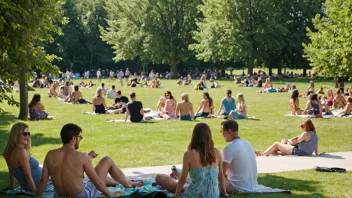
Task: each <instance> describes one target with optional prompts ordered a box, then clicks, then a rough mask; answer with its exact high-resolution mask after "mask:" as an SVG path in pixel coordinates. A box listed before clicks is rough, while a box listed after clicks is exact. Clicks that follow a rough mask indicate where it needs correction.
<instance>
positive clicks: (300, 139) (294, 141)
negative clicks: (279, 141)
mask: <svg viewBox="0 0 352 198" xmlns="http://www.w3.org/2000/svg"><path fill="white" fill-rule="evenodd" d="M309 136H310V134H309V133H308V132H303V133H302V134H301V135H300V136H298V137H294V138H292V139H289V140H287V141H288V142H289V143H290V144H291V145H296V144H298V143H300V142H303V141H307V140H308V139H309V138H310V137H309Z"/></svg>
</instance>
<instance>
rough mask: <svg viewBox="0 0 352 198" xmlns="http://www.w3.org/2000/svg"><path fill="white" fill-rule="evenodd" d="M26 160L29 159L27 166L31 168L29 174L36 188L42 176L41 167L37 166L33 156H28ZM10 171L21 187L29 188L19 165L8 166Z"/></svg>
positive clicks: (37, 163)
mask: <svg viewBox="0 0 352 198" xmlns="http://www.w3.org/2000/svg"><path fill="white" fill-rule="evenodd" d="M28 161H29V166H30V168H31V175H32V178H33V181H34V183H35V186H36V187H37V188H38V186H39V181H40V178H41V176H42V168H41V167H40V166H39V162H38V160H36V159H35V158H33V157H31V156H29V160H28ZM10 171H11V173H12V174H13V176H14V177H15V178H16V180H17V181H18V183H20V185H21V187H22V189H24V190H30V189H29V185H28V182H27V180H26V178H25V176H24V173H23V170H22V168H21V167H17V168H10Z"/></svg>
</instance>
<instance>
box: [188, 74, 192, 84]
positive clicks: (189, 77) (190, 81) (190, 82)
mask: <svg viewBox="0 0 352 198" xmlns="http://www.w3.org/2000/svg"><path fill="white" fill-rule="evenodd" d="M187 81H188V85H192V77H191V75H189V74H188V75H187Z"/></svg>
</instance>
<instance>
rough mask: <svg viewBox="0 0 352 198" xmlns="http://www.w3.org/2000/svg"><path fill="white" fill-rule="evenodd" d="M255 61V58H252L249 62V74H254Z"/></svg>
mask: <svg viewBox="0 0 352 198" xmlns="http://www.w3.org/2000/svg"><path fill="white" fill-rule="evenodd" d="M253 62H254V60H253V58H250V59H249V62H248V70H247V74H250V75H253V64H254V63H253Z"/></svg>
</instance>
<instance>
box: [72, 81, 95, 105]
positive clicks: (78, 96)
mask: <svg viewBox="0 0 352 198" xmlns="http://www.w3.org/2000/svg"><path fill="white" fill-rule="evenodd" d="M74 90H75V91H74V92H72V94H71V98H72V100H73V102H74V103H75V104H92V103H91V102H89V101H87V100H85V99H84V98H83V95H82V92H80V91H79V86H78V85H75V86H74Z"/></svg>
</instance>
